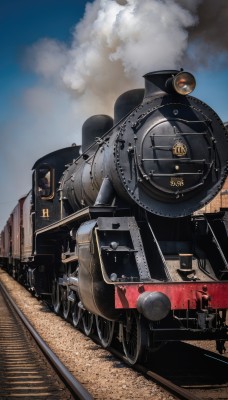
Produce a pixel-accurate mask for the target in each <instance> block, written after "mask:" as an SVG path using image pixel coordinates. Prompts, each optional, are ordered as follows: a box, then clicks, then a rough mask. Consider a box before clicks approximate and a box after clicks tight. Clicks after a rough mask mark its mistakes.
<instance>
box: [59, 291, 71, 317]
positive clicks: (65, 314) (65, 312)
mask: <svg viewBox="0 0 228 400" xmlns="http://www.w3.org/2000/svg"><path fill="white" fill-rule="evenodd" d="M68 294H69V293H68V290H67V289H66V288H63V287H61V302H62V307H63V317H64V318H65V319H67V318H68V316H69V312H70V301H69V300H68Z"/></svg>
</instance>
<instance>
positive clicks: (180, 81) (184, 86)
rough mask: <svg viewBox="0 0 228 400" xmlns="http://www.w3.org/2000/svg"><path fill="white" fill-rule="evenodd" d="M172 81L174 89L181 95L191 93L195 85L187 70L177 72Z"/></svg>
mask: <svg viewBox="0 0 228 400" xmlns="http://www.w3.org/2000/svg"><path fill="white" fill-rule="evenodd" d="M172 83H173V87H174V89H175V91H176V92H177V93H179V94H182V95H186V94H189V93H191V92H192V91H193V90H194V89H195V87H196V80H195V78H194V76H193V75H192V74H190V73H189V72H179V74H177V75H176V76H174V78H173V82H172Z"/></svg>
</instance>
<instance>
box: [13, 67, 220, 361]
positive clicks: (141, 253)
mask: <svg viewBox="0 0 228 400" xmlns="http://www.w3.org/2000/svg"><path fill="white" fill-rule="evenodd" d="M144 78H145V88H144V89H135V90H131V91H128V92H126V93H123V94H122V95H121V96H120V97H119V98H118V99H117V101H116V103H115V108H114V121H113V119H112V118H111V117H109V116H107V115H95V116H92V117H90V118H89V119H88V120H87V121H85V123H84V125H83V128H82V148H81V150H80V149H79V146H73V147H72V148H68V149H63V150H59V151H58V152H54V153H51V154H49V155H46V156H44V157H42V159H40V160H38V161H37V162H36V164H35V165H34V168H33V169H34V175H33V189H32V208H31V215H32V231H33V234H32V235H33V240H32V245H31V254H30V256H29V257H27V258H24V259H23V260H21V263H20V265H22V266H23V269H24V270H26V271H27V275H26V284H27V285H28V286H29V287H30V288H33V290H35V291H36V293H38V294H40V295H46V296H48V295H50V294H51V296H52V303H53V307H54V310H55V312H56V313H61V314H62V315H63V316H64V318H66V319H68V318H71V319H72V322H73V324H74V326H76V327H77V326H81V327H82V329H83V330H84V332H85V333H86V334H87V335H90V333H91V332H92V330H94V329H96V331H97V334H98V336H99V338H100V341H101V344H102V345H103V346H104V347H107V346H109V345H110V343H111V341H112V340H113V338H118V340H119V341H121V342H122V345H123V350H124V352H125V355H126V357H127V359H128V361H129V362H130V363H132V364H133V363H135V362H136V361H138V360H139V359H140V358H141V357H143V356H144V354H145V350H154V349H158V348H159V347H160V346H161V345H163V344H164V343H165V342H167V341H172V340H184V339H188V340H191V339H198V338H200V339H201V340H215V341H216V344H217V349H218V351H220V352H223V351H224V350H225V347H224V343H225V341H226V340H227V325H226V311H227V308H228V246H227V244H228V237H227V227H226V224H225V217H224V216H226V209H220V210H219V212H215V213H205V212H203V211H202V210H203V207H205V205H206V204H208V203H209V202H210V201H211V200H212V199H213V198H214V197H215V196H216V195H217V194H218V193H219V192H220V191H221V189H222V186H223V183H224V181H225V179H226V175H227V166H228V134H227V131H226V129H225V127H224V125H223V123H222V122H221V120H220V118H219V117H218V115H217V114H216V113H215V112H214V111H213V110H212V109H211V108H210V107H209V106H208V105H206V104H205V103H204V102H202V101H200V100H199V99H196V98H194V97H192V96H190V95H189V94H190V93H191V92H192V90H193V89H194V87H195V78H194V77H193V75H192V74H190V73H188V72H184V71H182V70H181V71H176V70H166V71H158V72H153V73H148V74H146V75H145V76H144ZM67 160H68V161H67ZM66 161H67V162H66ZM65 164H67V166H66V167H65Z"/></svg>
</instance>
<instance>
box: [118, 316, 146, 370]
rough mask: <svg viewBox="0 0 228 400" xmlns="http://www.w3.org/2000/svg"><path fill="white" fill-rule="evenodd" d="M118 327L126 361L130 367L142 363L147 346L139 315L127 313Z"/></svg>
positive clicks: (144, 326)
mask: <svg viewBox="0 0 228 400" xmlns="http://www.w3.org/2000/svg"><path fill="white" fill-rule="evenodd" d="M120 327H121V336H122V345H123V351H124V354H125V356H126V358H127V361H128V362H129V363H130V364H131V365H133V364H135V363H136V362H139V361H142V359H143V357H144V355H145V349H146V347H147V345H148V333H147V329H146V324H145V323H144V320H143V319H142V318H141V315H140V314H138V313H137V312H136V311H131V310H130V311H127V312H126V316H125V320H124V321H123V322H122V323H121V324H120Z"/></svg>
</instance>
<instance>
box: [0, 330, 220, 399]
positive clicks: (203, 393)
mask: <svg viewBox="0 0 228 400" xmlns="http://www.w3.org/2000/svg"><path fill="white" fill-rule="evenodd" d="M93 340H94V341H96V343H99V341H98V338H97V337H96V338H95V337H93ZM112 352H113V354H114V355H115V356H118V358H119V359H121V360H122V361H123V362H125V361H126V359H125V357H124V356H123V354H121V353H119V352H118V351H117V350H114V349H112ZM108 358H109V359H110V360H111V361H113V356H111V358H110V357H108ZM150 358H151V360H150V362H148V364H147V366H146V367H145V366H139V365H136V366H135V368H136V370H137V371H138V372H140V373H141V374H143V375H145V376H146V377H147V378H149V379H151V380H153V381H155V382H156V383H157V384H158V385H159V386H162V387H163V388H164V389H166V391H167V392H169V393H171V394H173V395H174V396H175V398H178V399H182V400H196V399H198V400H199V399H200V400H202V399H205V400H206V399H209V398H210V399H217V400H219V399H223V400H224V399H228V389H227V383H228V373H227V372H228V369H227V368H228V365H227V361H228V358H225V357H221V356H219V355H217V354H215V353H212V352H208V351H205V350H201V349H199V348H196V347H194V346H191V345H188V344H186V343H178V344H177V345H174V344H171V345H167V346H165V347H164V348H163V349H162V350H161V351H160V352H159V353H153V354H151V357H150ZM203 359H204V361H203ZM207 366H208V368H207ZM209 372H210V373H209ZM215 372H216V373H215ZM212 377H213V379H212ZM126 383H127V382H126ZM0 384H1V382H0ZM0 398H1V392H0ZM53 398H56V399H57V398H58V397H56V396H54V397H53ZM62 398H64V400H65V399H67V397H62ZM98 398H99V397H98ZM132 399H134V398H133V397H132Z"/></svg>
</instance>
